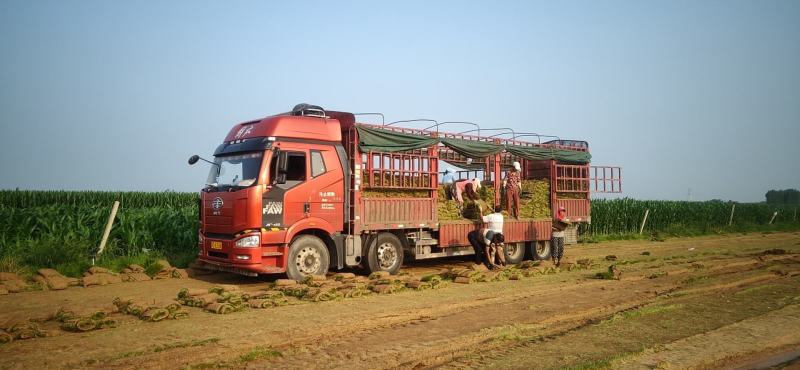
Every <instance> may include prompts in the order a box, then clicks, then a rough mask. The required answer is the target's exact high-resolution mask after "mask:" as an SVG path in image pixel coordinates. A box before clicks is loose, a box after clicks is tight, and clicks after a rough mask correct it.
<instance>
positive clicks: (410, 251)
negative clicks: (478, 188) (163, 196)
mask: <svg viewBox="0 0 800 370" xmlns="http://www.w3.org/2000/svg"><path fill="white" fill-rule="evenodd" d="M434 127H435V129H434ZM438 128H439V124H436V125H434V126H431V127H429V128H428V129H408V128H397V127H394V126H392V125H391V124H364V123H357V122H356V114H353V113H347V112H335V111H325V110H323V109H322V108H320V107H318V106H312V105H307V104H301V105H298V106H296V107H295V109H293V110H292V111H291V112H287V113H283V114H277V115H274V116H269V117H266V118H263V119H258V120H254V121H249V122H244V123H241V124H238V125H235V126H234V127H233V128H232V129H231V130H230V132H229V133H228V135H227V136H226V137H225V140H224V141H223V143H222V144H220V145H219V146H218V147H217V149H216V150H215V152H214V160H213V161H208V160H205V159H203V160H204V161H206V162H209V163H211V169H210V173H209V176H208V181H207V184H206V186H205V188H203V190H202V191H201V193H200V205H199V208H200V230H199V255H198V262H199V263H201V264H202V265H203V267H204V268H208V269H214V270H220V271H228V272H234V273H239V274H244V275H249V276H255V275H258V274H279V273H286V274H287V275H288V276H289V277H290V278H293V279H298V280H299V279H302V278H303V277H304V276H306V275H312V274H324V273H326V272H327V271H328V270H329V269H331V268H337V269H341V268H344V267H354V266H362V267H364V268H366V269H367V270H369V271H370V272H373V271H389V272H390V273H392V274H394V273H396V272H397V271H398V270H399V269H400V266H401V265H402V264H403V261H404V258H406V259H408V258H411V259H426V258H435V257H443V256H457V255H469V254H473V250H472V248H471V247H470V245H469V242H468V240H467V233H468V232H470V231H472V230H475V229H477V228H479V227H480V226H481V225H480V223H479V222H476V221H470V220H463V221H449V222H439V220H438V219H437V197H438V191H437V190H438V187H439V184H440V181H441V177H442V171H440V169H441V168H444V167H445V165H444V163H443V162H445V163H449V164H452V165H453V166H457V167H459V168H467V169H468V170H465V171H463V172H460V173H459V176H464V175H469V172H472V173H474V174H475V175H477V176H482V177H483V180H484V183H487V184H492V185H491V186H494V187H495V190H496V191H495V204H499V202H500V191H499V190H500V187H501V186H502V178H503V174H504V172H505V171H506V170H507V169H509V168H510V167H511V164H512V162H513V161H518V162H520V163H521V164H522V173H521V174H522V177H523V179H546V180H548V181H549V182H550V185H551V186H550V189H551V191H550V193H551V194H550V198H551V199H550V202H551V206H552V207H551V209H553V210H556V209H558V207H560V206H563V207H565V208H566V210H567V215H568V217H569V218H571V219H572V220H574V221H577V222H578V223H588V222H591V214H590V199H589V194H590V192H591V191H606V192H619V191H620V190H621V189H620V187H621V174H620V170H619V168H617V167H593V166H590V165H589V158H590V155H589V147H588V144H587V143H586V142H584V141H574V140H561V139H556V140H551V141H548V142H544V143H542V142H536V143H534V142H529V141H521V140H517V137H518V136H520V137H521V136H523V134H517V133H513V136H514V137H513V138H510V139H500V138H497V137H496V136H497V135H495V137H490V136H480V135H472V134H467V133H458V134H456V133H445V132H440V131H439V130H438ZM524 135H527V136H531V135H535V136H537V137H539V141H540V140H541V136H539V135H536V134H524ZM200 159H202V158H200V157H198V156H192V157H191V158H190V159H189V164H194V163H196V162H197V161H198V160H200ZM365 188H369V189H395V190H405V191H408V190H411V191H414V194H417V196H415V197H382V198H368V197H364V196H363V190H364V189H365ZM565 195H569V196H568V197H566V196H565ZM571 231H572V233H571V234H572V237H571V238H570V237H567V241H568V242H569V241H573V242H574V241H575V239H576V236H577V235H576V234H577V227H574V228H572V229H571ZM504 235H505V240H506V245H507V248H506V255H507V260H508V261H509V262H511V263H517V262H520V261H522V260H523V259H524V258H526V256H527V257H531V258H538V259H544V258H548V256H549V254H550V248H549V240H550V236H551V220H550V219H538V220H534V219H519V220H517V219H512V218H507V220H506V222H505V227H504ZM568 235H569V234H568Z"/></svg>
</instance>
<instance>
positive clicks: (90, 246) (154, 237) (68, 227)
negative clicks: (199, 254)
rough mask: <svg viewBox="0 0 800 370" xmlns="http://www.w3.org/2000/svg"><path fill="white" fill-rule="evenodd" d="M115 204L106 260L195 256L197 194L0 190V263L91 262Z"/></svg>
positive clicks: (61, 265)
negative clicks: (114, 203)
mask: <svg viewBox="0 0 800 370" xmlns="http://www.w3.org/2000/svg"><path fill="white" fill-rule="evenodd" d="M115 200H119V201H120V203H121V206H120V208H119V211H118V213H117V217H116V219H115V221H114V227H113V229H112V230H111V234H110V235H109V241H108V244H107V246H106V250H105V251H104V255H105V256H106V257H107V258H114V257H126V256H137V255H142V254H147V253H151V254H152V255H158V256H168V257H173V258H175V259H178V260H187V259H189V258H190V257H191V256H193V255H195V254H196V249H197V229H198V227H199V222H198V217H197V202H198V195H197V194H195V193H175V192H164V193H146V192H90V191H84V192H70V191H41V192H38V191H0V259H2V260H3V261H4V263H9V262H8V261H10V260H13V264H14V265H23V266H32V267H57V268H58V267H63V266H65V265H69V264H71V263H74V262H77V261H82V263H85V262H86V261H89V260H90V258H91V256H93V255H94V254H95V253H96V251H97V247H98V245H99V243H100V239H101V238H102V233H103V229H104V227H105V224H106V222H107V221H108V216H109V214H110V212H111V205H112V204H113V202H114V201H115ZM0 267H2V266H0ZM65 269H66V270H70V268H66V267H65V268H61V270H65ZM74 269H78V268H77V267H75V268H74Z"/></svg>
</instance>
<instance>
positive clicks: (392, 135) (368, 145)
mask: <svg viewBox="0 0 800 370" xmlns="http://www.w3.org/2000/svg"><path fill="white" fill-rule="evenodd" d="M356 129H357V130H358V149H360V150H361V151H362V152H368V151H370V150H374V151H380V152H402V151H406V150H414V149H420V148H427V147H429V146H432V145H436V144H437V143H438V142H439V139H437V138H435V137H430V136H421V135H412V134H404V133H402V132H395V131H390V130H383V129H379V128H372V127H364V126H356Z"/></svg>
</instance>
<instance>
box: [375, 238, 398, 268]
mask: <svg viewBox="0 0 800 370" xmlns="http://www.w3.org/2000/svg"><path fill="white" fill-rule="evenodd" d="M396 262H397V253H396V252H395V249H394V246H393V245H392V244H390V243H383V244H381V245H380V246H378V263H379V264H380V265H381V268H382V269H387V270H388V269H390V268H391V267H392V266H394V264H395V263H396Z"/></svg>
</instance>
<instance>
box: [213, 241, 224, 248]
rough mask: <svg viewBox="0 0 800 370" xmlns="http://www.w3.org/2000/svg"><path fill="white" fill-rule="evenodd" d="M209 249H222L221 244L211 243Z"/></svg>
mask: <svg viewBox="0 0 800 370" xmlns="http://www.w3.org/2000/svg"><path fill="white" fill-rule="evenodd" d="M211 249H222V242H211Z"/></svg>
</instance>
